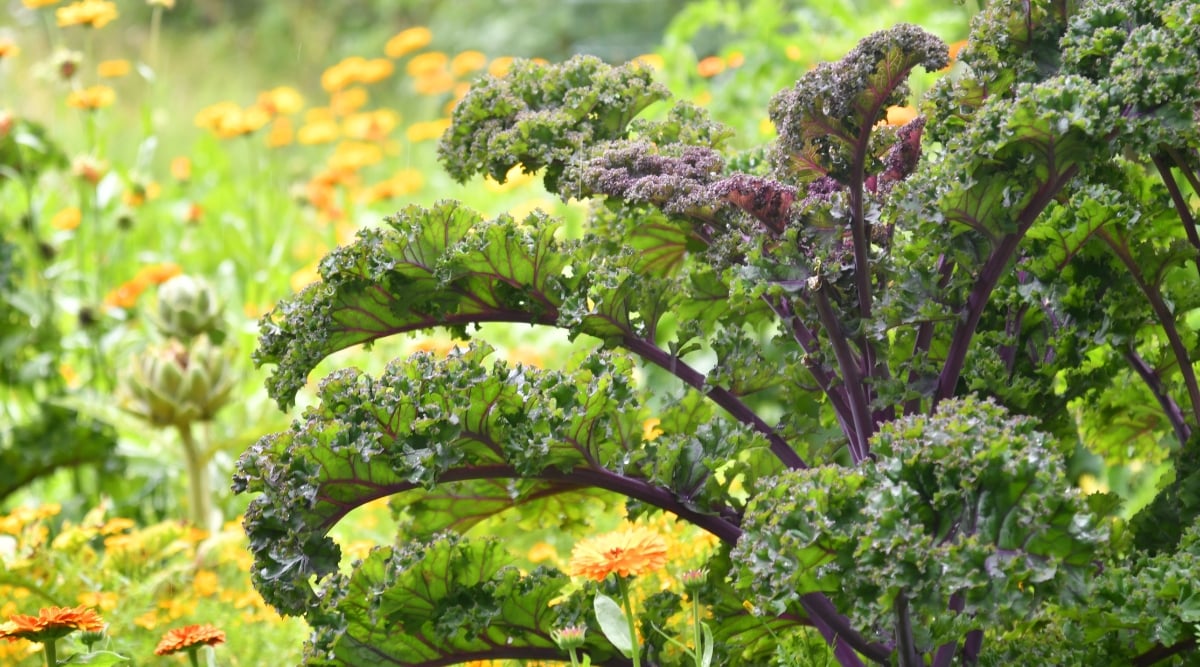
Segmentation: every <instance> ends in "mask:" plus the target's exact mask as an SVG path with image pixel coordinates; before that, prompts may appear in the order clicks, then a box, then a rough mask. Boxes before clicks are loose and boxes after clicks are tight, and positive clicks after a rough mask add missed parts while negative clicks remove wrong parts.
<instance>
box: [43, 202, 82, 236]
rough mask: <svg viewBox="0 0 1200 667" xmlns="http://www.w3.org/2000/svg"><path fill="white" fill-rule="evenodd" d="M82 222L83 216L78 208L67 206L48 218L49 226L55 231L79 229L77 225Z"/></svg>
mask: <svg viewBox="0 0 1200 667" xmlns="http://www.w3.org/2000/svg"><path fill="white" fill-rule="evenodd" d="M82 220H83V214H82V213H81V212H80V211H79V209H78V208H76V207H74V206H68V207H66V208H64V209H63V210H61V211H59V212H58V213H55V214H54V217H53V218H50V226H51V227H53V228H55V229H61V230H64V231H69V230H72V229H75V228H77V227H79V223H80V222H81V221H82Z"/></svg>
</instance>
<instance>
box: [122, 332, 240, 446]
mask: <svg viewBox="0 0 1200 667" xmlns="http://www.w3.org/2000/svg"><path fill="white" fill-rule="evenodd" d="M233 388H234V377H233V373H232V369H231V363H230V356H229V355H228V354H227V353H226V351H225V350H223V349H221V348H220V347H217V346H215V345H213V344H212V342H211V341H210V340H209V339H208V336H206V335H204V334H201V335H200V336H198V337H197V338H196V339H195V340H194V341H192V343H191V345H190V346H188V347H184V345H183V344H182V343H180V342H179V341H177V340H170V341H168V342H167V343H166V344H165V345H161V346H158V347H152V348H149V349H147V350H146V351H145V352H143V353H142V354H141V356H139V357H138V358H137V359H135V360H134V363H133V365H132V366H131V368H130V369H129V372H128V373H127V374H125V375H123V376H122V377H121V384H120V389H119V396H120V406H121V408H122V409H123V410H125V411H126V412H129V413H131V414H134V415H137V416H138V417H141V418H142V419H145V420H146V421H148V422H150V423H151V424H153V425H155V426H176V427H180V426H186V425H188V424H190V423H192V422H195V421H208V420H211V419H212V418H213V417H214V416H216V413H217V411H218V410H220V409H221V408H222V407H224V406H225V404H226V403H228V402H229V398H230V394H231V393H232V392H233Z"/></svg>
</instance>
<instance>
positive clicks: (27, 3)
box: [21, 0, 59, 9]
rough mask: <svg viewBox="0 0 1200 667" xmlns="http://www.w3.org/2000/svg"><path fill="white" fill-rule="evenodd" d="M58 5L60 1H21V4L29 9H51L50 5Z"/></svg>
mask: <svg viewBox="0 0 1200 667" xmlns="http://www.w3.org/2000/svg"><path fill="white" fill-rule="evenodd" d="M58 3H59V0H21V4H23V5H25V6H26V7H27V8H29V9H38V8H40V7H49V6H50V5H57V4H58Z"/></svg>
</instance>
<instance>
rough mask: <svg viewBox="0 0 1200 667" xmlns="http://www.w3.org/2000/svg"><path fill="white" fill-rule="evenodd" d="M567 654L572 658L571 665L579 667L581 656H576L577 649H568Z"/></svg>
mask: <svg viewBox="0 0 1200 667" xmlns="http://www.w3.org/2000/svg"><path fill="white" fill-rule="evenodd" d="M567 655H568V656H570V658H571V667H579V658H577V657H575V649H573V648H569V649H567Z"/></svg>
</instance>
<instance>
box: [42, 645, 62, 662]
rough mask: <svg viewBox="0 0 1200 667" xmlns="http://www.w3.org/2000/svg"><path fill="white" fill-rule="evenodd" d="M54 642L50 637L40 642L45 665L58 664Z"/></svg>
mask: <svg viewBox="0 0 1200 667" xmlns="http://www.w3.org/2000/svg"><path fill="white" fill-rule="evenodd" d="M54 643H55V642H54V640H53V639H51V640H50V641H48V642H46V643H45V644H42V650H44V651H45V652H46V667H57V666H58V653H57V652H56V651H55V650H54V649H55V646H54Z"/></svg>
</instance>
